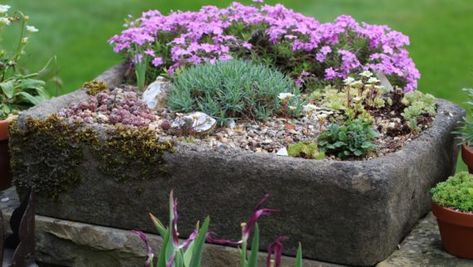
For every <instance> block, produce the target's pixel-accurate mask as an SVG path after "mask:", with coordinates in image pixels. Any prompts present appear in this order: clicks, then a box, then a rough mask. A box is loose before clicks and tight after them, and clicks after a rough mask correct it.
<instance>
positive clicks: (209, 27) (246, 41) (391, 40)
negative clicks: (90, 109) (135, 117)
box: [110, 1, 420, 91]
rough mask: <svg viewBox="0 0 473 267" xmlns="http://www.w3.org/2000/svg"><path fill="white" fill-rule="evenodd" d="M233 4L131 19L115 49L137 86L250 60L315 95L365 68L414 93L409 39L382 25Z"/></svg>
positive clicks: (278, 7)
mask: <svg viewBox="0 0 473 267" xmlns="http://www.w3.org/2000/svg"><path fill="white" fill-rule="evenodd" d="M255 2H259V3H256V4H255V6H246V5H243V4H241V3H238V2H234V3H233V4H231V5H230V6H229V7H227V8H218V7H215V6H204V7H202V9H200V10H199V11H189V12H181V11H177V12H171V13H170V14H169V15H163V14H162V13H161V12H160V11H158V10H150V11H146V12H144V13H143V15H142V16H141V17H140V18H138V19H136V20H130V21H128V22H127V23H126V24H125V25H126V29H125V30H124V31H123V32H122V33H120V34H118V35H115V36H113V37H112V38H111V39H110V43H111V44H112V45H113V49H114V51H115V52H117V53H124V54H125V55H126V57H127V58H128V59H129V60H131V61H132V62H133V64H134V66H135V71H136V76H137V79H138V85H139V87H140V88H142V87H143V86H144V84H145V78H146V77H147V80H148V81H152V80H154V79H155V78H156V76H158V75H159V74H161V73H163V72H168V73H169V74H173V73H175V72H176V70H178V69H180V68H184V67H187V66H190V65H196V64H201V63H204V62H211V63H214V62H217V61H225V60H230V59H232V58H244V59H252V60H255V61H259V62H263V63H265V64H268V65H272V66H276V67H277V68H278V69H279V70H281V71H282V72H284V73H285V74H287V75H289V76H290V77H292V78H293V79H294V80H296V81H297V83H298V84H299V85H304V87H305V88H310V89H314V88H316V87H318V86H320V85H323V84H328V83H330V84H341V81H342V80H343V79H345V78H347V77H348V76H349V75H350V74H352V73H356V72H360V71H363V70H372V71H375V72H381V73H384V74H385V75H386V76H387V77H388V78H389V80H390V81H391V83H392V84H393V85H394V86H399V87H402V88H403V89H404V90H405V91H412V90H415V89H416V87H417V80H418V79H419V77H420V74H419V71H418V70H417V68H416V67H415V64H414V62H413V60H412V59H411V58H410V57H409V53H408V51H407V50H406V47H407V46H408V45H409V38H408V37H407V36H405V35H404V34H402V33H400V32H396V31H393V30H392V29H390V28H389V27H388V26H385V25H370V24H366V23H358V22H357V21H355V20H354V19H353V18H352V17H350V16H340V17H338V18H337V19H336V20H335V21H334V22H331V23H320V22H319V21H317V20H315V19H314V18H312V17H307V16H304V15H303V14H301V13H297V12H295V11H293V10H291V9H288V8H286V7H284V6H283V5H281V4H277V5H275V6H271V5H266V4H261V2H262V1H255Z"/></svg>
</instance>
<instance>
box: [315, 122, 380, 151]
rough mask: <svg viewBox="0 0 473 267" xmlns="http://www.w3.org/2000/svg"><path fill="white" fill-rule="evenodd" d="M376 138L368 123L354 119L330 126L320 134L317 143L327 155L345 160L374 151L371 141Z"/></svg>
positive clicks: (374, 146) (375, 133)
mask: <svg viewBox="0 0 473 267" xmlns="http://www.w3.org/2000/svg"><path fill="white" fill-rule="evenodd" d="M377 136H378V133H377V132H376V131H375V130H374V129H373V128H372V127H371V125H370V124H369V123H366V122H364V121H363V120H361V119H356V120H351V121H346V122H344V123H342V124H339V123H332V124H330V125H329V126H328V127H327V130H326V131H323V132H322V133H321V134H320V136H319V138H318V140H317V143H318V146H319V148H320V149H321V150H323V151H325V153H326V154H327V155H333V156H336V157H338V158H340V159H346V158H353V157H361V156H364V155H367V154H368V153H369V152H371V151H373V150H374V149H376V145H375V144H374V143H373V141H374V140H375V139H376V137H377Z"/></svg>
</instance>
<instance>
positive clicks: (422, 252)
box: [377, 213, 473, 267]
mask: <svg viewBox="0 0 473 267" xmlns="http://www.w3.org/2000/svg"><path fill="white" fill-rule="evenodd" d="M472 245H473V240H472ZM472 266H473V260H466V259H460V258H457V257H455V256H452V255H450V254H448V253H447V252H446V251H445V250H444V249H443V248H442V242H441V240H440V233H439V231H438V227H437V221H436V219H435V216H434V215H433V214H432V213H429V214H428V215H427V216H426V217H425V218H423V219H422V220H420V221H419V223H418V224H417V226H416V227H415V228H414V229H413V230H412V232H411V233H410V234H409V235H408V236H407V237H406V238H405V239H404V241H403V242H402V243H401V245H400V249H399V250H396V251H395V252H394V253H393V254H392V255H391V256H389V258H387V259H386V260H384V261H382V262H380V263H378V265H377V267H472Z"/></svg>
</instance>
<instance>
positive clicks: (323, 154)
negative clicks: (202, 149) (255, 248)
mask: <svg viewBox="0 0 473 267" xmlns="http://www.w3.org/2000/svg"><path fill="white" fill-rule="evenodd" d="M125 26H126V29H125V30H124V31H123V32H122V33H121V34H119V35H115V36H114V37H112V38H111V39H110V43H111V44H112V46H113V47H114V50H115V51H116V52H124V53H125V55H126V59H127V63H126V64H128V67H129V69H128V71H127V73H128V74H125V76H126V77H128V78H129V80H128V82H129V83H130V84H131V86H130V85H123V86H121V87H119V88H106V86H102V87H101V88H100V91H99V92H96V93H95V91H94V94H90V97H89V99H88V100H87V101H83V102H81V103H77V104H74V105H72V106H71V107H69V108H66V109H64V110H63V111H61V112H60V114H59V115H60V116H62V117H65V118H67V119H68V120H72V121H79V122H84V123H105V124H113V125H117V124H119V125H121V124H125V125H129V126H133V127H146V128H149V129H152V130H153V131H155V132H156V135H157V136H159V137H160V138H164V139H170V140H172V141H176V140H177V141H179V140H181V141H185V142H192V143H195V144H197V145H205V146H209V147H211V148H215V147H218V146H221V145H223V146H228V147H230V148H240V149H244V150H250V151H254V152H264V153H268V152H269V153H277V154H279V155H283V156H295V157H303V158H311V159H324V158H328V159H343V160H346V159H366V158H370V157H374V156H380V155H384V154H386V153H390V152H393V151H396V150H397V149H399V148H401V147H402V145H403V144H404V143H405V142H406V141H408V140H411V139H412V138H415V137H416V136H417V135H419V134H420V133H421V132H422V130H424V129H426V128H428V127H429V126H430V124H431V122H432V120H433V117H434V116H435V114H436V101H435V98H434V97H433V96H431V95H429V94H424V93H422V92H420V91H415V90H414V89H416V85H417V79H418V77H419V73H418V70H417V69H416V68H415V65H414V62H413V61H412V59H411V58H410V57H409V54H408V52H407V49H406V47H407V45H408V43H409V40H408V37H407V36H405V35H403V34H402V33H399V32H396V31H393V30H391V29H390V28H389V27H387V26H383V25H369V24H365V23H359V22H356V21H355V20H354V19H352V18H351V17H349V16H341V17H339V18H337V19H336V21H335V22H333V23H320V22H318V21H316V20H315V19H313V18H310V17H306V16H304V15H302V14H300V13H297V12H295V11H293V10H290V9H287V8H285V7H284V6H282V5H275V6H271V5H266V4H263V3H260V2H258V3H255V4H254V5H252V6H245V5H242V4H240V3H233V4H232V5H230V7H228V8H217V7H213V6H206V7H203V8H202V9H200V10H199V11H193V12H171V13H170V14H169V15H167V16H166V15H162V14H161V13H160V12H159V11H147V12H144V13H143V16H142V17H141V18H139V19H137V20H130V21H128V23H127V24H126V25H125ZM301 57H302V58H301ZM291 62H292V63H291ZM296 62H297V63H296ZM154 79H156V80H155V81H154V82H153V80H154ZM96 84H98V83H97V82H95V83H94V82H90V83H88V85H89V86H92V85H96ZM133 85H136V87H134V86H133ZM148 85H149V86H148ZM92 87H93V86H92ZM94 88H95V87H94ZM94 90H95V89H94ZM89 91H90V90H89ZM143 92H144V93H143ZM153 94H154V95H153ZM150 95H151V96H153V97H154V98H155V99H156V100H158V98H159V101H155V100H153V101H151V102H153V103H156V102H163V103H164V104H162V105H160V106H159V107H157V106H154V105H153V106H150V105H149V104H145V103H151V102H150V101H149V99H145V96H147V97H149V96H150ZM163 99H164V101H163Z"/></svg>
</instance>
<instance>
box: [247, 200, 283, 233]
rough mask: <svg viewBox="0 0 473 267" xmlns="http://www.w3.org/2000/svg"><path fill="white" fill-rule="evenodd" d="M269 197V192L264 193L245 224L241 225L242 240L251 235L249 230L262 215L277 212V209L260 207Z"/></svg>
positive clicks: (251, 229)
mask: <svg viewBox="0 0 473 267" xmlns="http://www.w3.org/2000/svg"><path fill="white" fill-rule="evenodd" d="M268 198H269V194H265V195H264V197H263V198H262V199H261V200H260V202H259V203H258V204H257V205H256V207H255V208H254V209H253V213H252V214H251V216H250V218H249V219H248V221H247V222H246V224H245V225H244V227H243V230H242V233H243V240H245V241H246V240H248V238H249V236H250V235H251V232H252V231H253V228H254V227H255V224H256V222H257V221H258V220H259V218H261V217H262V216H269V215H271V214H272V213H273V212H277V211H278V210H275V209H266V208H261V207H262V206H263V205H264V204H265V203H266V202H267V201H268Z"/></svg>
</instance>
